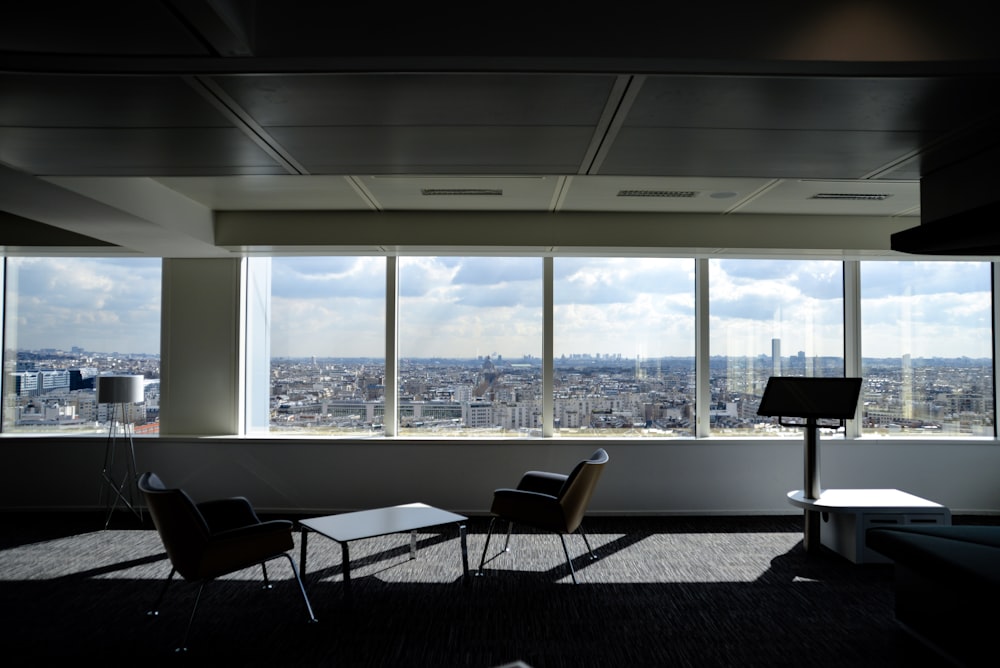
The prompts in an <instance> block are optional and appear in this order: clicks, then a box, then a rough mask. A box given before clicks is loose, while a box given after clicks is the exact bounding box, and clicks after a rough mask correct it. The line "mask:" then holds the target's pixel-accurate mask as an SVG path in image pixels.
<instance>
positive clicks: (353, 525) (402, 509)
mask: <svg viewBox="0 0 1000 668" xmlns="http://www.w3.org/2000/svg"><path fill="white" fill-rule="evenodd" d="M467 519H468V518H467V517H465V516H464V515H457V514H455V513H452V512H449V511H447V510H441V509H440V508H435V507H433V506H428V505H427V504H426V503H406V504H403V505H400V506H389V507H387V508H373V509H372V510H359V511H356V512H351V513H340V514H338V515H325V516H323V517H312V518H309V519H305V520H299V524H301V525H302V526H304V527H308V528H309V529H312V530H313V531H315V532H316V533H321V534H323V535H324V536H326V537H327V538H332V539H333V540H335V541H337V542H338V543H344V542H347V541H351V540H357V539H359V538H375V537H376V536H384V535H386V534H390V533H400V532H403V531H415V530H416V529H426V528H428V527H433V526H437V525H439V524H448V523H449V522H464V521H465V520H467Z"/></svg>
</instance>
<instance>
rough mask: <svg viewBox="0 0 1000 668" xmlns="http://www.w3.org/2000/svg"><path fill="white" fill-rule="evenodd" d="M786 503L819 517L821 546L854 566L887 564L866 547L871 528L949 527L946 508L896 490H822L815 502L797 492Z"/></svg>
mask: <svg viewBox="0 0 1000 668" xmlns="http://www.w3.org/2000/svg"><path fill="white" fill-rule="evenodd" d="M788 501H789V503H791V504H792V505H793V506H798V507H799V508H802V509H804V510H810V511H815V512H817V513H819V514H820V522H819V525H820V531H819V534H820V543H821V544H822V545H825V546H826V547H828V548H830V549H831V550H833V551H834V552H836V553H838V554H841V555H843V556H845V557H847V558H848V559H850V560H851V561H852V562H854V563H856V564H861V563H889V561H890V560H889V559H888V558H886V557H884V556H882V555H881V554H879V553H878V552H875V551H874V550H869V549H868V547H867V545H866V544H865V532H866V531H867V530H868V529H870V528H872V527H877V526H902V525H907V524H923V525H926V524H939V525H949V524H951V511H950V510H949V509H948V508H946V507H945V506H942V505H941V504H939V503H935V502H933V501H928V500H927V499H923V498H920V497H919V496H914V495H913V494H908V493H906V492H903V491H900V490H898V489H824V490H822V491H821V492H820V495H819V498H817V499H807V498H806V496H805V491H803V490H801V489H799V490H793V491H791V492H789V493H788Z"/></svg>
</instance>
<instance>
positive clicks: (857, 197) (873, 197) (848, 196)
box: [809, 193, 892, 202]
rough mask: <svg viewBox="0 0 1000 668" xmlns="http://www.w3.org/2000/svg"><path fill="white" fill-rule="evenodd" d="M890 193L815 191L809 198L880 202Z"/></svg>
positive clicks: (888, 196)
mask: <svg viewBox="0 0 1000 668" xmlns="http://www.w3.org/2000/svg"><path fill="white" fill-rule="evenodd" d="M890 197H892V195H889V194H886V193H816V194H815V195H813V196H812V197H810V198H809V199H843V200H853V201H859V202H873V201H874V202H881V201H882V200H884V199H888V198H890Z"/></svg>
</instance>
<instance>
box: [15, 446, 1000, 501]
mask: <svg viewBox="0 0 1000 668" xmlns="http://www.w3.org/2000/svg"><path fill="white" fill-rule="evenodd" d="M597 446H603V447H605V448H606V449H607V450H608V453H609V455H610V458H611V460H610V462H609V464H608V466H607V469H606V471H605V473H604V475H603V477H602V479H601V481H600V484H599V486H598V489H597V491H596V493H595V495H594V498H593V500H592V503H591V510H592V512H593V513H595V514H790V513H797V512H801V511H798V510H796V509H795V508H793V507H792V506H791V505H790V504H788V502H787V500H786V498H785V495H786V493H787V492H788V491H790V490H793V489H799V488H801V487H802V484H803V450H804V448H803V443H802V442H801V441H798V440H796V439H787V440H778V441H770V440H754V441H750V440H716V439H706V440H685V441H667V442H651V441H648V440H644V441H640V442H630V441H626V442H623V441H617V440H601V441H584V442H567V441H564V440H562V439H547V440H510V441H488V440H484V441H478V440H477V441H447V442H441V441H402V440H388V439H376V440H368V441H353V442H352V441H339V440H312V439H296V440H285V439H276V440H267V441H265V440H241V439H230V438H222V439H212V438H204V439H173V438H164V437H161V438H140V439H137V440H136V458H137V461H138V468H139V470H140V472H141V471H143V470H155V471H157V472H158V473H160V474H161V475H162V476H163V477H164V479H165V480H166V481H167V482H168V483H169V484H176V485H179V486H182V487H184V488H186V489H187V490H188V491H189V493H190V494H191V495H192V496H193V497H194V498H195V499H197V500H202V499H207V498H212V497H216V496H229V495H245V496H247V497H249V498H250V499H251V500H252V501H253V502H254V504H255V505H257V506H258V507H259V508H261V509H262V510H266V511H277V512H289V513H299V512H306V513H319V512H324V511H329V512H339V511H343V510H357V509H361V508H371V507H378V506H383V505H392V504H397V503H409V502H412V501H423V502H425V503H430V504H432V505H437V506H441V507H444V508H447V509H449V510H453V511H456V512H460V513H465V514H479V513H485V512H487V511H488V510H489V504H490V501H491V498H492V492H493V489H494V488H496V487H504V486H513V485H515V484H516V482H517V479H518V477H519V476H520V474H521V473H522V472H523V471H525V470H527V469H543V470H554V471H568V470H569V469H570V468H571V467H572V465H573V464H574V463H575V462H576V461H577V460H579V459H582V458H583V457H586V456H587V455H589V454H590V453H591V452H592V451H593V450H594V448H595V447H597ZM0 447H3V450H4V461H5V466H4V467H3V468H2V470H0V510H11V509H25V510H29V509H30V510H50V509H58V510H66V509H83V510H86V509H99V508H100V507H101V505H100V497H99V492H100V474H101V468H102V465H103V461H104V449H105V439H102V438H91V439H76V438H8V439H4V440H3V442H2V443H0ZM820 461H821V482H822V484H823V487H825V488H830V487H837V488H843V487H873V488H898V489H903V490H905V491H908V492H910V493H913V494H917V495H918V496H923V497H926V498H929V499H932V500H934V501H937V502H939V503H942V504H944V505H946V506H948V507H949V508H951V509H952V511H953V512H955V513H1000V484H997V471H1000V447H998V446H997V445H995V444H993V442H992V441H990V442H988V443H975V442H953V441H948V442H936V443H931V442H924V441H908V442H896V441H893V442H888V441H852V442H843V441H840V442H838V441H833V440H831V441H825V440H824V439H823V437H822V434H821V436H820Z"/></svg>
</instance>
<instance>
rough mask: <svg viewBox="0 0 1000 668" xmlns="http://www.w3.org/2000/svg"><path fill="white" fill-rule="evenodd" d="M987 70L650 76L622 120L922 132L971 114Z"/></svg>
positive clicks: (987, 81)
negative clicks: (962, 73)
mask: <svg viewBox="0 0 1000 668" xmlns="http://www.w3.org/2000/svg"><path fill="white" fill-rule="evenodd" d="M996 82H997V79H996V78H994V77H990V76H977V77H967V78H962V79H947V78H934V77H907V78H903V77H874V76H873V77H815V76H813V77H805V76H753V77H751V76H735V75H734V76H726V75H714V76H683V75H674V76H647V77H645V78H644V79H643V81H642V86H641V88H640V89H639V91H638V94H637V96H636V99H635V101H634V102H633V103H632V105H631V107H630V108H629V110H628V115H627V116H626V118H625V120H624V125H625V126H627V127H632V126H636V127H676V128H758V129H774V128H782V129H786V130H827V131H829V130H856V131H880V132H923V133H931V134H929V135H927V136H926V140H927V141H929V140H931V139H933V138H934V137H935V136H938V135H940V134H941V133H943V132H944V131H947V130H949V129H951V128H954V127H956V126H961V125H963V124H965V123H968V122H969V120H970V119H969V116H968V110H969V109H975V108H981V107H983V106H984V105H985V104H988V99H989V97H990V96H991V95H992V92H991V91H992V90H995V87H996Z"/></svg>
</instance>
